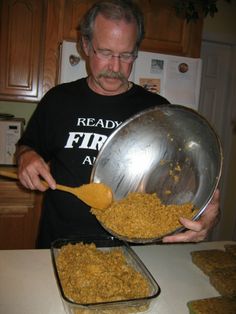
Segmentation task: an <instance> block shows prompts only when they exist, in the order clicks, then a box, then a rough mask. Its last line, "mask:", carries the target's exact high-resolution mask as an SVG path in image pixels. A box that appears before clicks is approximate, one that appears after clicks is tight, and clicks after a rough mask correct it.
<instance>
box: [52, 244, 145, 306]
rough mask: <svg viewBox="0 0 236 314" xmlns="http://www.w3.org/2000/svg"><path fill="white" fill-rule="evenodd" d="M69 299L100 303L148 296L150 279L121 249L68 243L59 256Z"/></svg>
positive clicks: (60, 273)
mask: <svg viewBox="0 0 236 314" xmlns="http://www.w3.org/2000/svg"><path fill="white" fill-rule="evenodd" d="M56 264H57V269H58V274H59V278H60V281H61V284H62V287H63V291H64V293H65V295H66V296H67V298H69V299H71V300H73V301H74V302H77V303H83V304H86V303H97V302H107V301H117V300H128V299H135V298H140V297H146V296H148V295H149V294H150V291H149V290H150V288H149V284H148V282H147V280H146V279H145V278H144V277H143V275H142V274H141V273H139V272H138V271H136V270H135V269H134V268H133V267H132V266H130V265H129V264H128V263H127V261H126V258H125V256H124V253H123V252H122V250H121V249H119V248H113V249H111V250H109V251H108V250H107V251H104V250H99V249H97V248H96V246H95V244H93V243H92V244H83V243H77V244H74V245H72V244H67V245H65V246H63V247H62V248H61V250H60V252H59V254H58V257H57V259H56Z"/></svg>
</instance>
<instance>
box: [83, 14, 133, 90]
mask: <svg viewBox="0 0 236 314" xmlns="http://www.w3.org/2000/svg"><path fill="white" fill-rule="evenodd" d="M136 38H137V26H136V24H135V23H129V24H127V23H125V22H124V21H112V20H108V19H106V18H104V17H103V16H102V15H98V16H97V17H96V20H95V23H94V32H93V39H92V42H91V43H88V42H87V41H83V47H84V51H85V53H86V55H87V56H88V62H89V67H90V72H91V75H90V76H89V80H88V83H89V86H90V88H91V89H92V90H94V91H95V92H97V93H99V94H102V95H117V94H120V93H123V92H125V91H126V90H127V88H128V78H129V75H130V73H131V70H132V65H133V59H132V57H131V59H128V60H123V61H122V58H120V57H117V56H121V55H123V56H125V57H127V56H129V54H132V53H133V52H134V49H135V44H136ZM104 54H108V55H110V58H106V56H105V57H104ZM101 55H102V56H101ZM127 61H128V62H127Z"/></svg>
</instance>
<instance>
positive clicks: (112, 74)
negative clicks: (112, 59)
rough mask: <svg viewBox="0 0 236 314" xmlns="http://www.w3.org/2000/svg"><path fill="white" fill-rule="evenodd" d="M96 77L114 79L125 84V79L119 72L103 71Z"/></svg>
mask: <svg viewBox="0 0 236 314" xmlns="http://www.w3.org/2000/svg"><path fill="white" fill-rule="evenodd" d="M98 77H99V78H100V77H105V78H116V79H119V80H121V81H122V82H127V79H126V77H125V76H124V75H123V74H122V73H121V72H113V71H103V72H101V73H99V75H98Z"/></svg>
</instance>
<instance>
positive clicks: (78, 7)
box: [63, 0, 96, 41]
mask: <svg viewBox="0 0 236 314" xmlns="http://www.w3.org/2000/svg"><path fill="white" fill-rule="evenodd" d="M94 2H96V1H95V0H87V1H84V0H65V12H64V23H63V24H64V27H63V39H66V40H72V41H74V40H77V37H78V34H77V27H78V25H79V22H80V19H81V18H82V17H83V15H84V14H85V12H86V11H87V10H88V9H89V8H90V7H91V5H92V4H93V3H94Z"/></svg>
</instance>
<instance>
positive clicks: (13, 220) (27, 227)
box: [0, 180, 42, 249]
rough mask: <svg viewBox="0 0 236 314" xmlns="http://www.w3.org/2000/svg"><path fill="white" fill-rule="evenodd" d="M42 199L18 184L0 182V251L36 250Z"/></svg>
mask: <svg viewBox="0 0 236 314" xmlns="http://www.w3.org/2000/svg"><path fill="white" fill-rule="evenodd" d="M41 199H42V194H41V193H35V192H33V191H29V190H26V189H24V188H23V187H22V186H21V185H20V184H19V183H18V182H15V181H10V180H1V181H0V249H33V248H35V243H36V238H37V232H38V225H39V219H40V211H41V206H40V204H41Z"/></svg>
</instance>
